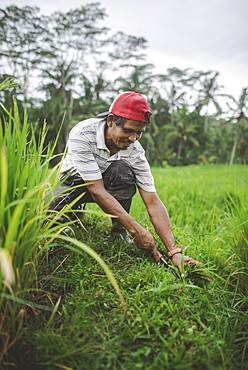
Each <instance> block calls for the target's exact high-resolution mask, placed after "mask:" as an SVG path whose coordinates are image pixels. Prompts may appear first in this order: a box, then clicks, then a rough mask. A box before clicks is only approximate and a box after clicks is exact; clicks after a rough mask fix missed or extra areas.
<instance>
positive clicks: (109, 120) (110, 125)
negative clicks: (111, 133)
mask: <svg viewBox="0 0 248 370" xmlns="http://www.w3.org/2000/svg"><path fill="white" fill-rule="evenodd" d="M113 118H114V115H113V114H109V115H108V117H107V125H108V127H112V126H113V124H114V121H113Z"/></svg>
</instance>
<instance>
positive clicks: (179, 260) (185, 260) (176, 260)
mask: <svg viewBox="0 0 248 370" xmlns="http://www.w3.org/2000/svg"><path fill="white" fill-rule="evenodd" d="M182 258H183V261H182ZM171 260H172V262H173V264H174V265H175V266H176V267H177V268H178V270H179V272H180V275H181V276H183V271H182V262H183V263H184V266H186V265H188V264H189V263H194V264H196V265H202V263H201V262H199V261H197V260H194V259H193V258H191V257H188V256H184V257H182V253H176V254H174V256H172V259H171Z"/></svg>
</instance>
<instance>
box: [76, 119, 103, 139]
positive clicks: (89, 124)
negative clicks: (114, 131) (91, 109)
mask: <svg viewBox="0 0 248 370" xmlns="http://www.w3.org/2000/svg"><path fill="white" fill-rule="evenodd" d="M99 122H100V120H99V118H88V119H85V120H83V121H80V122H78V123H77V124H76V125H75V126H74V127H73V128H72V129H71V133H74V134H79V135H80V134H83V133H84V134H87V133H88V134H92V135H95V134H96V130H97V126H98V124H99Z"/></svg>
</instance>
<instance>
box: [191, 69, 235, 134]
mask: <svg viewBox="0 0 248 370" xmlns="http://www.w3.org/2000/svg"><path fill="white" fill-rule="evenodd" d="M211 73H213V75H212V76H211V75H210V74H211ZM201 75H202V76H204V79H203V81H202V87H201V88H200V89H199V91H198V93H199V96H198V101H197V104H196V109H198V110H199V112H201V110H202V108H203V107H206V112H205V122H204V132H205V133H207V131H208V123H209V121H208V116H209V107H210V104H212V105H213V106H214V108H215V110H216V113H217V115H218V114H220V113H221V112H222V109H221V107H220V105H219V103H218V102H217V98H218V97H227V96H229V95H227V94H220V93H218V91H219V90H220V89H221V88H222V87H223V86H220V85H219V84H218V83H217V77H218V76H219V72H211V71H210V72H208V73H202V74H201ZM209 75H210V76H209ZM200 77H201V76H199V81H200ZM200 82H201V81H200Z"/></svg>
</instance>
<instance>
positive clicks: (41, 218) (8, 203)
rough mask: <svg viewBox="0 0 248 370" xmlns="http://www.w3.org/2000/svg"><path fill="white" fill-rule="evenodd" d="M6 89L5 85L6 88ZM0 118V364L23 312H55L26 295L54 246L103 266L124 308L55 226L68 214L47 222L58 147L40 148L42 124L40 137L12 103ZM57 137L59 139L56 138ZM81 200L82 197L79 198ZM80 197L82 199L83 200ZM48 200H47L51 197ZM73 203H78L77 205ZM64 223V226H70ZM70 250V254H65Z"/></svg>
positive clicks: (88, 250)
mask: <svg viewBox="0 0 248 370" xmlns="http://www.w3.org/2000/svg"><path fill="white" fill-rule="evenodd" d="M7 85H8V84H7V83H6V81H5V82H4V87H6V86H7ZM0 105H1V108H2V110H3V112H4V116H5V117H6V116H7V117H8V118H7V119H6V118H3V119H2V120H1V122H0V153H1V157H0V209H1V213H0V335H1V337H0V348H1V352H0V363H2V362H3V361H4V359H6V356H7V354H8V351H9V349H10V348H11V347H12V346H13V345H14V344H15V342H16V341H17V339H18V338H19V335H20V333H21V331H22V321H23V318H24V315H25V309H26V307H38V308H40V309H41V308H42V309H44V310H50V311H52V314H51V318H50V321H51V320H52V319H53V317H54V314H55V312H56V310H57V308H58V303H57V305H55V307H54V308H53V307H51V306H50V305H48V304H36V303H35V302H31V300H30V296H31V295H30V292H31V291H32V290H36V289H37V287H36V277H35V275H36V269H37V262H38V260H39V256H40V255H41V254H42V253H43V252H44V250H46V249H48V248H49V246H50V245H51V244H52V243H54V241H56V243H57V244H59V243H62V244H63V243H65V244H66V245H67V247H68V248H73V247H72V244H74V249H75V248H77V251H78V252H80V251H84V252H86V253H89V254H90V255H91V256H92V257H93V258H95V259H96V260H97V261H98V263H99V264H100V265H101V266H102V268H103V269H104V271H105V272H106V274H107V276H108V277H109V279H110V282H111V283H112V285H113V287H114V289H115V290H116V292H117V294H118V296H119V298H120V300H121V303H122V305H123V306H124V305H125V302H124V299H123V297H122V295H121V292H120V290H119V287H118V284H117V282H116V280H115V278H114V276H113V275H112V273H111V271H110V270H109V268H108V267H107V266H106V264H105V263H104V262H103V260H102V259H101V258H100V257H99V256H98V255H97V254H96V253H95V252H94V251H93V250H92V249H91V248H89V247H88V246H86V245H85V244H84V243H82V242H78V241H76V240H74V239H73V238H69V237H66V236H65V235H62V233H63V230H64V227H61V226H60V225H59V224H58V223H57V222H56V221H57V220H58V218H60V217H62V216H63V215H64V214H65V212H67V211H69V208H70V206H72V204H70V205H68V206H67V207H65V208H64V209H63V210H62V211H61V212H59V213H57V214H56V215H55V216H54V217H53V218H51V219H49V218H48V216H47V209H48V205H49V201H48V202H47V204H45V202H44V199H45V196H46V194H47V193H48V192H49V191H52V190H53V188H54V187H55V186H56V182H57V180H56V178H57V176H56V175H57V173H58V169H59V168H58V166H57V167H55V168H54V169H53V170H51V169H50V167H49V164H50V161H51V159H52V158H53V152H54V148H55V146H56V141H55V142H54V143H52V144H51V145H49V146H48V147H46V148H44V142H45V137H46V133H47V128H46V124H45V123H44V126H43V129H42V131H41V132H40V134H39V135H38V139H37V132H36V129H35V127H34V126H32V125H31V124H30V123H29V122H28V117H27V114H26V112H25V113H24V117H23V120H22V122H21V119H20V117H19V112H18V108H17V104H16V101H15V100H14V101H13V113H12V112H9V111H8V110H7V109H6V108H5V107H4V106H3V105H2V104H1V103H0ZM58 131H59V130H58ZM58 135H59V133H58ZM82 195H83V194H82ZM82 195H81V196H82ZM50 197H51V195H50ZM75 201H77V200H75ZM71 223H72V222H68V223H67V224H65V226H70V224H71ZM68 250H69V249H68Z"/></svg>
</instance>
